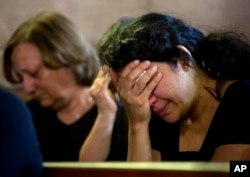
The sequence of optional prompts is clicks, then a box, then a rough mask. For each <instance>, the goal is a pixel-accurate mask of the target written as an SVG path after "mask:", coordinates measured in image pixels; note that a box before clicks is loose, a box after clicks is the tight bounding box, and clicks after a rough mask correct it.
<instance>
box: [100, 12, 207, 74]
mask: <svg viewBox="0 0 250 177" xmlns="http://www.w3.org/2000/svg"><path fill="white" fill-rule="evenodd" d="M204 38H205V37H204V35H203V34H202V32H200V31H199V30H197V29H195V28H194V27H192V26H189V25H187V24H185V23H184V22H183V21H181V20H179V19H176V18H173V17H171V16H169V15H164V14H158V13H149V14H146V15H143V16H141V17H138V18H136V19H134V20H132V21H131V22H130V23H128V24H127V25H126V26H125V27H124V28H123V29H121V30H120V33H119V35H117V36H116V38H115V39H114V40H113V41H112V42H111V43H110V45H109V49H108V58H107V60H106V62H105V64H107V65H108V66H110V67H111V68H112V69H114V70H116V71H119V70H121V69H122V68H123V67H124V66H125V65H127V64H128V63H129V62H131V61H132V60H135V59H139V60H141V61H142V60H151V61H164V62H169V63H172V64H176V57H178V56H179V55H180V54H181V53H180V50H179V49H178V48H177V47H176V46H177V45H183V46H185V47H186V48H187V49H188V50H189V51H190V52H191V53H194V52H196V49H197V47H198V44H199V43H200V42H201V41H202V40H203V39H204Z"/></svg>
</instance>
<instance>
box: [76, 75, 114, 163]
mask: <svg viewBox="0 0 250 177" xmlns="http://www.w3.org/2000/svg"><path fill="white" fill-rule="evenodd" d="M109 80H110V79H109V78H108V77H107V75H106V73H105V71H102V70H101V71H100V72H99V74H98V76H97V78H96V79H95V81H94V83H93V85H92V86H91V93H92V96H93V98H94V100H95V102H96V104H97V107H98V116H97V118H96V121H95V123H94V126H93V127H92V129H91V132H90V134H89V135H88V137H87V139H86V140H85V142H84V143H83V145H82V147H81V150H80V153H79V161H105V160H106V158H107V156H108V154H109V151H110V144H111V137H112V132H113V126H114V122H115V116H116V111H117V105H116V103H115V101H114V99H113V97H112V96H111V95H110V92H109V91H108V84H109Z"/></svg>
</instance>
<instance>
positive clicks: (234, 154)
mask: <svg viewBox="0 0 250 177" xmlns="http://www.w3.org/2000/svg"><path fill="white" fill-rule="evenodd" d="M230 160H250V145H249V144H228V145H222V146H219V147H218V148H217V149H216V151H215V153H214V155H213V158H212V161H217V162H228V161H230Z"/></svg>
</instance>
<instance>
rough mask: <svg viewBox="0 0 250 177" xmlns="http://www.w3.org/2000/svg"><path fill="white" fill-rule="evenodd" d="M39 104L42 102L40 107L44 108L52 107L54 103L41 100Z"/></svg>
mask: <svg viewBox="0 0 250 177" xmlns="http://www.w3.org/2000/svg"><path fill="white" fill-rule="evenodd" d="M39 102H40V105H41V106H42V107H46V108H47V107H52V105H53V104H52V102H51V101H47V100H39Z"/></svg>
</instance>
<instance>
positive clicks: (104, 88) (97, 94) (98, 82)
mask: <svg viewBox="0 0 250 177" xmlns="http://www.w3.org/2000/svg"><path fill="white" fill-rule="evenodd" d="M109 83H110V76H109V73H108V68H107V67H106V66H103V68H102V69H101V70H100V71H99V73H98V75H97V77H96V78H95V80H94V82H93V84H92V86H91V88H90V92H91V95H92V97H93V99H94V100H95V102H96V105H97V107H98V114H99V115H102V116H105V117H106V116H108V117H109V116H111V115H112V116H115V114H116V111H117V105H116V102H115V100H114V96H113V94H112V93H111V92H110V90H109V89H108V85H109Z"/></svg>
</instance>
